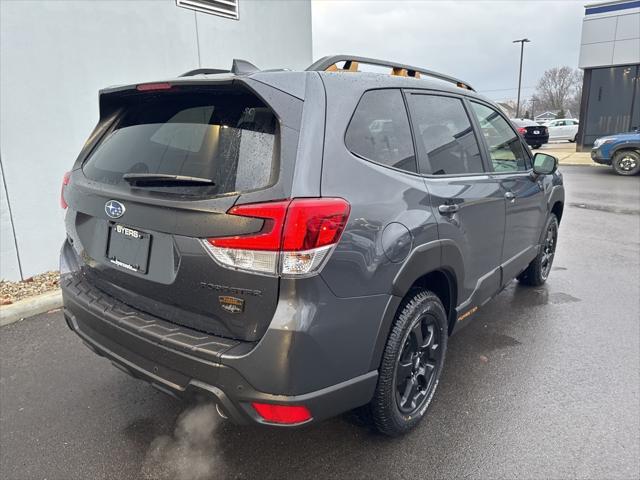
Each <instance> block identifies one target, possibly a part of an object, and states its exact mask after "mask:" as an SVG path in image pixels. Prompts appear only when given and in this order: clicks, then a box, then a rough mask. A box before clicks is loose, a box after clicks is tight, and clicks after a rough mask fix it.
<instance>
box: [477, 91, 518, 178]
mask: <svg viewBox="0 0 640 480" xmlns="http://www.w3.org/2000/svg"><path fill="white" fill-rule="evenodd" d="M471 105H472V107H473V112H474V113H475V115H476V118H477V119H478V122H479V123H480V128H481V130H482V135H483V136H484V139H485V140H486V142H487V146H488V147H489V154H490V155H491V163H492V165H493V170H494V171H495V172H514V171H518V170H527V161H526V158H527V155H526V153H525V150H524V147H523V146H522V142H521V141H520V137H519V136H518V135H517V134H516V132H515V131H514V130H513V129H512V128H511V126H510V125H509V124H508V123H507V121H506V120H505V119H504V118H502V116H500V114H499V113H498V112H496V111H495V110H494V109H492V108H489V107H487V106H485V105H480V104H479V103H475V102H471Z"/></svg>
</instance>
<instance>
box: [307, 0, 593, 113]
mask: <svg viewBox="0 0 640 480" xmlns="http://www.w3.org/2000/svg"><path fill="white" fill-rule="evenodd" d="M586 3H591V0H589V1H584V0H582V1H564V0H535V1H529V0H518V1H516V0H513V1H509V0H502V1H480V0H474V1H471V0H467V1H446V0H431V1H427V0H422V1H409V0H395V1H385V0H372V1H369V0H355V1H351V0H313V57H314V60H316V59H318V58H320V57H321V56H324V55H328V54H332V53H347V54H353V55H362V56H368V57H373V58H382V59H388V60H394V61H398V62H401V63H407V64H412V65H417V66H422V67H426V68H430V69H432V70H436V71H439V72H442V73H447V74H450V75H453V76H456V77H459V78H461V79H463V80H466V81H467V82H469V83H470V84H471V85H472V86H473V87H474V88H475V89H476V90H478V91H479V92H481V93H483V94H484V95H486V96H488V97H490V98H492V99H493V100H497V101H500V100H506V99H515V98H516V94H517V86H518V67H519V61H520V45H519V44H513V43H512V41H513V40H516V39H520V38H524V37H526V38H529V39H530V40H531V42H532V43H527V44H525V47H524V48H525V52H524V67H523V79H522V86H523V97H524V98H527V97H528V96H530V95H531V94H532V93H533V91H534V89H533V88H531V87H534V86H535V85H536V82H537V80H538V78H540V76H541V74H542V73H543V72H544V71H545V70H546V69H548V68H551V67H555V66H562V65H568V66H570V67H573V68H576V67H577V65H578V53H579V47H580V31H581V27H582V18H583V16H584V5H585V4H586Z"/></svg>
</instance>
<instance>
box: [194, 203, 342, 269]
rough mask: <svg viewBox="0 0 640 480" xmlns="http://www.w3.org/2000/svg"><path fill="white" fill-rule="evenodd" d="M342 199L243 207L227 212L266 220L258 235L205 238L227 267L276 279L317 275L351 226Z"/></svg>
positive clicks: (205, 241)
mask: <svg viewBox="0 0 640 480" xmlns="http://www.w3.org/2000/svg"><path fill="white" fill-rule="evenodd" d="M350 208H351V207H350V205H349V203H348V202H347V201H346V200H344V199H342V198H296V199H294V200H282V201H277V202H267V203H254V204H248V205H239V206H236V207H233V208H231V209H230V210H229V212H228V214H230V215H238V216H242V217H252V218H259V219H262V220H263V221H264V222H263V225H262V229H261V230H260V231H259V232H256V233H251V234H248V235H238V236H233V237H217V238H208V239H206V240H204V241H203V242H204V245H205V246H206V247H207V249H208V250H209V252H210V253H211V255H212V256H213V258H214V259H215V260H216V261H218V263H221V264H222V265H224V266H227V267H232V268H237V269H240V270H249V271H255V272H261V273H267V274H272V275H283V276H300V275H311V274H314V273H317V271H318V270H319V269H320V267H321V266H322V264H323V262H324V260H325V259H326V258H327V256H328V255H329V253H330V251H331V249H332V248H333V247H334V246H335V245H336V244H337V243H338V241H339V240H340V236H341V235H342V231H343V230H344V227H345V226H346V224H347V220H348V218H349V211H350Z"/></svg>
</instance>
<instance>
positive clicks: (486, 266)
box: [60, 56, 564, 435]
mask: <svg viewBox="0 0 640 480" xmlns="http://www.w3.org/2000/svg"><path fill="white" fill-rule="evenodd" d="M371 65H373V66H375V68H376V69H377V70H378V72H377V73H373V72H370V73H367V72H364V71H361V70H364V69H367V68H369V69H371V67H370V66H371ZM383 69H388V73H380V70H383ZM556 168H557V161H556V159H555V158H553V157H550V156H547V155H544V154H540V153H538V154H536V155H535V156H532V155H531V152H530V151H529V148H528V147H527V145H526V144H525V143H524V141H523V139H522V137H521V136H520V135H518V133H517V131H516V130H515V129H514V127H513V125H512V124H511V123H510V122H509V120H507V118H505V117H504V115H503V114H502V113H501V111H500V110H499V109H498V108H497V107H496V106H495V105H494V104H492V103H491V102H489V101H487V100H486V99H484V98H482V97H481V96H479V95H478V94H476V93H475V92H474V90H473V89H472V88H471V87H470V86H469V85H468V84H466V83H465V82H462V81H460V80H458V79H455V78H452V77H449V76H447V75H443V74H439V73H436V72H432V71H429V70H425V69H421V68H416V67H411V66H407V65H401V64H396V63H392V62H385V61H380V60H373V59H366V58H358V57H351V56H333V57H325V58H323V59H321V60H319V61H318V62H316V63H315V64H313V65H312V66H310V67H309V68H308V69H307V70H305V71H298V72H293V71H259V70H258V69H257V68H255V67H254V66H253V65H251V64H249V63H248V62H244V61H234V64H233V68H232V69H231V70H230V71H221V70H206V69H205V70H196V71H192V72H188V73H187V74H185V75H183V76H181V77H179V78H175V79H171V80H167V81H162V82H155V83H144V84H138V85H127V86H118V87H112V88H108V89H105V90H102V91H101V92H100V120H99V122H98V125H97V126H96V128H95V130H94V131H93V133H92V134H91V136H90V137H89V139H88V141H87V142H86V144H85V146H84V147H83V149H82V151H81V153H80V155H79V157H78V159H77V160H76V162H75V164H74V166H73V169H72V170H71V171H70V172H69V173H68V174H66V175H65V178H64V181H63V189H62V196H61V202H62V206H63V207H64V208H67V211H66V219H65V222H66V230H67V239H66V241H65V242H64V245H63V247H62V253H61V262H60V264H61V266H60V269H61V272H62V281H61V283H62V291H63V296H64V315H65V318H66V321H67V323H68V325H69V327H70V328H71V329H72V330H73V331H74V332H75V333H76V334H77V335H78V336H79V337H80V338H81V339H82V340H83V342H84V343H85V344H86V345H87V346H88V347H89V348H90V349H91V350H92V351H94V352H95V353H97V354H98V355H101V356H103V357H106V358H107V359H109V360H110V361H111V362H112V363H113V364H114V365H115V366H116V367H118V368H120V369H122V370H124V371H125V372H127V373H129V374H131V375H133V376H134V377H137V378H141V379H144V380H146V381H148V382H150V383H151V384H152V385H153V386H154V387H156V388H158V389H160V390H162V391H164V392H167V393H170V394H173V395H178V396H190V395H205V396H207V397H209V398H210V399H212V400H213V401H215V402H216V405H217V408H218V412H219V413H220V415H221V416H223V417H226V418H230V419H232V420H233V421H235V422H238V423H245V424H246V423H260V424H267V425H277V426H298V425H303V424H308V423H310V422H314V421H319V420H322V419H325V418H328V417H331V416H334V415H337V414H340V413H342V412H346V411H348V410H352V409H356V408H358V407H360V408H359V410H360V411H361V412H362V413H365V414H366V415H367V417H368V418H369V419H370V420H371V421H372V422H373V424H374V425H375V426H376V427H377V428H378V429H379V430H380V431H381V432H384V433H385V434H389V435H398V434H401V433H403V432H405V431H407V430H409V429H410V428H411V427H413V426H415V425H416V424H417V423H418V422H419V421H420V419H421V418H422V417H423V416H424V414H425V411H426V409H427V407H428V405H429V403H430V402H431V399H432V397H433V395H434V392H435V390H436V386H437V384H438V379H439V378H440V375H441V372H442V368H443V364H444V359H445V353H446V350H447V338H448V337H449V335H451V334H452V333H453V332H454V331H455V330H456V329H457V328H458V327H459V326H461V325H464V324H465V323H467V322H468V321H469V317H470V316H471V315H472V314H473V313H475V312H476V311H477V310H478V309H479V308H481V307H482V305H484V304H485V303H486V302H488V301H489V300H490V299H491V298H492V297H494V296H495V295H497V294H498V293H499V292H500V291H501V290H502V289H503V288H504V287H505V286H506V285H507V284H508V283H509V282H510V281H511V280H512V279H514V278H518V280H519V281H520V282H521V283H523V284H526V285H541V284H542V283H544V282H545V280H546V279H547V277H548V275H549V272H550V270H551V264H552V261H553V256H554V252H555V247H556V241H557V237H558V226H559V223H560V220H561V218H562V211H563V204H564V189H563V186H562V177H561V175H560V173H558V172H557V171H556Z"/></svg>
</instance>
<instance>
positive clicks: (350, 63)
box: [307, 55, 475, 92]
mask: <svg viewBox="0 0 640 480" xmlns="http://www.w3.org/2000/svg"><path fill="white" fill-rule="evenodd" d="M340 62H345V64H344V67H343V68H338V66H337V65H336V64H337V63H340ZM358 64H364V65H376V66H380V67H389V68H390V69H391V75H397V76H400V77H414V78H420V75H421V74H422V75H426V76H428V77H432V78H437V79H438V80H444V81H445V82H449V83H453V84H455V85H456V86H458V87H460V88H466V89H467V90H471V91H473V92H475V90H474V89H473V87H471V85H469V84H468V83H467V82H464V81H462V80H460V79H458V78H455V77H450V76H449V75H445V74H444V73H438V72H434V71H432V70H427V69H426V68H420V67H412V66H411V65H404V64H402V63H396V62H388V61H386V60H377V59H375V58H366V57H357V56H355V55H328V56H326V57H322V58H321V59H320V60H318V61H317V62H315V63H313V64H312V65H311V66H309V67H308V68H307V70H309V71H317V72H357V71H358Z"/></svg>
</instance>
